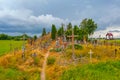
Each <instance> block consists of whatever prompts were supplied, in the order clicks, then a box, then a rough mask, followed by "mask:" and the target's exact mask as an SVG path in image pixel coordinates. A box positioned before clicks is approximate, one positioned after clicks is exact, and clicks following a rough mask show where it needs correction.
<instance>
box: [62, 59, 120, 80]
mask: <svg viewBox="0 0 120 80" xmlns="http://www.w3.org/2000/svg"><path fill="white" fill-rule="evenodd" d="M119 66H120V61H119V60H118V61H107V62H100V63H97V64H87V65H83V66H77V67H72V68H70V69H68V70H65V71H64V72H63V74H62V76H61V78H60V80H120V74H119V73H120V67H119Z"/></svg>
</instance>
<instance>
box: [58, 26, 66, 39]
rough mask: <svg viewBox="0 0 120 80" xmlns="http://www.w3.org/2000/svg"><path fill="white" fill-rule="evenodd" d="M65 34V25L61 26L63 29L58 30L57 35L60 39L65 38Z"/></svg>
mask: <svg viewBox="0 0 120 80" xmlns="http://www.w3.org/2000/svg"><path fill="white" fill-rule="evenodd" d="M63 34H64V28H63V24H62V25H61V27H60V28H59V29H58V32H57V35H58V36H59V37H61V36H63Z"/></svg>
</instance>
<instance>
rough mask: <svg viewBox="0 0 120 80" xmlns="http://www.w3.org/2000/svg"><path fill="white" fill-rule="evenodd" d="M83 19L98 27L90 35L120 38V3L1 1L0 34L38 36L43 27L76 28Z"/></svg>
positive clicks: (108, 0) (116, 0)
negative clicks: (90, 20)
mask: <svg viewBox="0 0 120 80" xmlns="http://www.w3.org/2000/svg"><path fill="white" fill-rule="evenodd" d="M84 18H92V19H93V20H94V21H95V22H96V23H97V24H98V29H97V31H96V32H95V34H94V35H93V36H95V37H98V36H99V35H102V37H104V36H105V34H106V33H107V32H112V33H113V35H114V36H115V37H120V0H0V33H7V34H10V35H18V34H23V33H24V32H25V33H28V34H29V35H34V34H37V35H40V34H41V31H42V28H43V27H45V28H46V29H47V31H50V29H51V25H52V24H55V25H56V26H57V27H59V26H60V25H61V23H65V24H67V23H68V22H72V24H73V25H75V24H77V25H79V24H80V22H81V21H82V20H83V19H84ZM96 34H97V35H96Z"/></svg>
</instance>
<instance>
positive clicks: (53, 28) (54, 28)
mask: <svg viewBox="0 0 120 80" xmlns="http://www.w3.org/2000/svg"><path fill="white" fill-rule="evenodd" d="M56 33H57V29H56V26H55V25H54V24H52V30H51V38H52V40H55V39H56Z"/></svg>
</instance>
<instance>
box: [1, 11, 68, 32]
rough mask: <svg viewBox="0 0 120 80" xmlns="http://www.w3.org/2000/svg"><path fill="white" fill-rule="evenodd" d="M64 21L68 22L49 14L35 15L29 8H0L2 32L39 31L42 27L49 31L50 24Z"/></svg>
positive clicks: (57, 24)
mask: <svg viewBox="0 0 120 80" xmlns="http://www.w3.org/2000/svg"><path fill="white" fill-rule="evenodd" d="M66 22H68V20H67V19H66V20H64V19H61V18H58V17H54V16H53V15H51V14H46V15H39V16H35V15H34V14H33V12H32V11H31V10H27V9H23V10H10V9H3V10H0V32H3V33H4V32H5V33H6V32H8V33H9V32H10V33H12V32H13V33H24V32H27V33H30V32H31V33H33V34H35V33H41V32H42V28H43V27H45V28H46V29H47V31H50V29H51V25H52V24H55V25H56V26H57V27H59V26H60V25H61V23H66Z"/></svg>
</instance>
